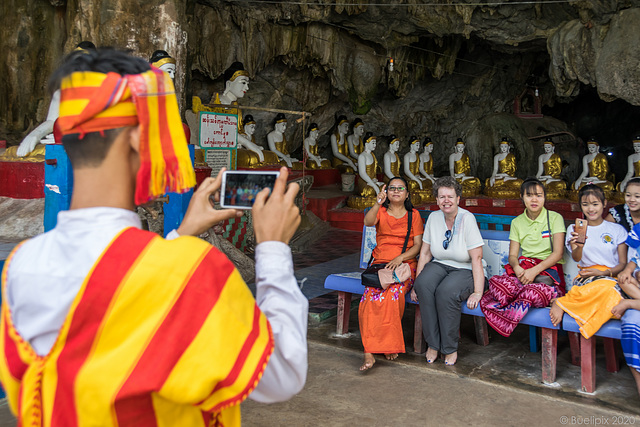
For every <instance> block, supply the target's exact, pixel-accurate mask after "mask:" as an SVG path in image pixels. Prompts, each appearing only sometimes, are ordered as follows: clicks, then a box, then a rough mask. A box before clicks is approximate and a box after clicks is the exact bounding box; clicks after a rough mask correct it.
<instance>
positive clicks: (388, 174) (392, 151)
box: [382, 135, 400, 184]
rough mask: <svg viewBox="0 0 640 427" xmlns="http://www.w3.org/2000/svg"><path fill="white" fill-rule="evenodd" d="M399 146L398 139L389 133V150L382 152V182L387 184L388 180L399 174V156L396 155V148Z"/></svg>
mask: <svg viewBox="0 0 640 427" xmlns="http://www.w3.org/2000/svg"><path fill="white" fill-rule="evenodd" d="M399 148H400V140H399V139H398V138H396V136H395V135H391V141H389V150H387V152H386V153H384V158H383V159H382V160H383V162H384V182H385V184H388V183H389V181H390V180H391V179H393V178H395V177H397V176H400V156H398V149H399Z"/></svg>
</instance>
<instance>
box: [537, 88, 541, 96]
mask: <svg viewBox="0 0 640 427" xmlns="http://www.w3.org/2000/svg"><path fill="white" fill-rule="evenodd" d="M539 95H540V93H539V92H538V88H536V97H537V96H539Z"/></svg>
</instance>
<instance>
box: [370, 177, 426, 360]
mask: <svg viewBox="0 0 640 427" xmlns="http://www.w3.org/2000/svg"><path fill="white" fill-rule="evenodd" d="M388 185H389V186H388V187H386V186H383V187H382V191H381V192H380V193H379V194H378V196H377V199H376V204H374V205H373V207H372V208H371V209H370V210H369V211H368V212H367V214H366V215H365V217H364V225H366V226H367V227H372V226H375V227H376V247H375V249H374V250H373V253H372V257H373V261H372V262H373V263H374V264H375V263H381V264H386V267H385V268H387V269H389V270H393V271H395V269H396V268H397V267H399V266H400V265H401V264H402V263H408V264H409V267H410V269H411V277H410V278H409V279H407V280H405V281H404V282H402V283H400V282H396V283H393V284H391V285H390V286H389V287H387V288H386V289H378V288H372V287H365V289H364V294H363V295H362V299H361V300H360V307H359V309H358V319H359V323H360V335H361V337H362V345H363V347H364V362H363V364H362V366H360V370H361V371H366V370H368V369H370V368H371V367H373V365H374V363H375V362H376V361H375V358H374V357H373V354H374V353H383V354H384V356H385V357H386V358H387V360H395V359H396V358H397V357H398V353H404V352H405V346H404V335H403V333H402V315H403V314H404V306H405V295H406V294H407V292H408V291H409V289H410V288H411V285H413V279H414V278H415V269H416V264H417V262H416V255H418V252H419V251H420V246H421V245H422V218H420V213H419V212H418V211H417V210H416V209H414V208H413V205H412V204H411V198H410V195H409V190H408V186H407V182H406V181H405V180H404V179H403V178H400V177H394V178H392V179H391V180H390V181H389V184H388ZM385 187H386V188H385ZM409 212H411V230H408V225H409ZM407 231H409V238H408V239H407ZM405 240H406V241H407V245H406V249H405V250H404V252H403V247H404V243H405Z"/></svg>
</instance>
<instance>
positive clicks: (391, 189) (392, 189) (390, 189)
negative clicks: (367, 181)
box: [388, 187, 406, 191]
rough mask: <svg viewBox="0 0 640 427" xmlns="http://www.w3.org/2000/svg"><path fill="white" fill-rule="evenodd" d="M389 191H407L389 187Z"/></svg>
mask: <svg viewBox="0 0 640 427" xmlns="http://www.w3.org/2000/svg"><path fill="white" fill-rule="evenodd" d="M388 190H389V191H404V190H406V189H405V188H404V187H389V188H388Z"/></svg>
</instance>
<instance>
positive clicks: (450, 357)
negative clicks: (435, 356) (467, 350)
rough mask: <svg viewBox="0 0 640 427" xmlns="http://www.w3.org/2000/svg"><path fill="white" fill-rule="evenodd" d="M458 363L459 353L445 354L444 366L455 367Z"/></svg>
mask: <svg viewBox="0 0 640 427" xmlns="http://www.w3.org/2000/svg"><path fill="white" fill-rule="evenodd" d="M457 361H458V352H457V351H454V352H453V353H451V354H445V356H444V364H445V365H447V366H453V365H455V364H456V362H457Z"/></svg>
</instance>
